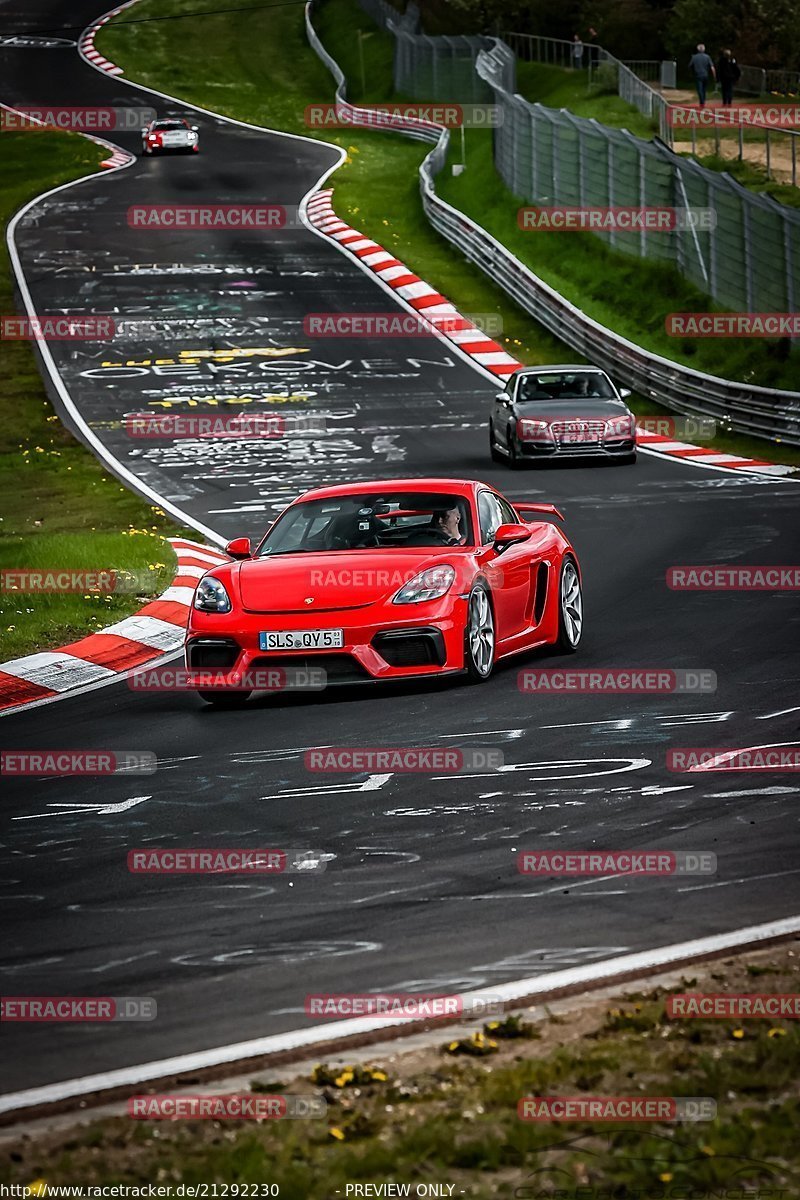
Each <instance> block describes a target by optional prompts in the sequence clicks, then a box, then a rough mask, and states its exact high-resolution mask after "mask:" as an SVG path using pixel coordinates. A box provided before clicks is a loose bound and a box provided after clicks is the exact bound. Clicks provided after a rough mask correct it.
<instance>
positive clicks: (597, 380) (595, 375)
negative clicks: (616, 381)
mask: <svg viewBox="0 0 800 1200" xmlns="http://www.w3.org/2000/svg"><path fill="white" fill-rule="evenodd" d="M587 398H591V399H595V400H613V399H615V398H616V397H615V394H614V389H613V388H612V386H611V384H610V383H609V381H608V379H607V378H606V376H605V375H601V374H600V373H599V372H598V371H565V372H564V373H563V374H562V373H559V372H556V371H554V372H546V371H543V372H542V374H541V375H536V374H533V375H523V376H522V377H521V378H520V381H519V387H518V390H517V400H520V401H522V402H523V403H527V402H529V401H531V402H533V403H535V402H536V401H538V400H541V401H543V402H545V401H547V400H579V399H587Z"/></svg>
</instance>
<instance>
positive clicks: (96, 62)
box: [78, 0, 139, 75]
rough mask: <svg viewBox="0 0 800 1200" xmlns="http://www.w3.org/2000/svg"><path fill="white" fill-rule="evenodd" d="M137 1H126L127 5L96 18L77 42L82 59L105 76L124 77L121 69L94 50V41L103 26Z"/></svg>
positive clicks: (121, 5)
mask: <svg viewBox="0 0 800 1200" xmlns="http://www.w3.org/2000/svg"><path fill="white" fill-rule="evenodd" d="M138 2H139V0H128V3H127V4H120V6H119V8H114V9H112V10H111V12H107V13H105V14H104V16H102V17H98V18H97V20H96V21H95V22H94V24H93V25H90V26H89V28H88V29H84V31H83V33H82V34H81V36H80V38H79V40H78V50H79V52H80V53H81V54H82V55H83V57H84V58H86V59H88V60H89V62H90V63H91V64H92V66H93V67H97V69H98V70H99V71H105V72H106V74H107V75H124V74H125V72H124V71H123V69H122V67H118V66H117V65H116V63H113V62H110V61H109V59H107V58H104V57H103V55H102V54H101V53H100V52H99V50H97V49H95V44H94V39H95V37H96V36H97V34H98V33H99V32H100V30H101V29H102V28H103V26H104V25H106V24H108V22H109V21H110V20H112V19H113V18H114V17H118V16H119V14H120V13H121V12H124V11H125V9H126V8H130V7H131V6H132V5H133V4H138Z"/></svg>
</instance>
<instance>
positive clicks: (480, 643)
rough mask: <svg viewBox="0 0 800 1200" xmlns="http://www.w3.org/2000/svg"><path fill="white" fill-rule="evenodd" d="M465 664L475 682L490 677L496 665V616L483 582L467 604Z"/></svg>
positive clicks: (475, 589)
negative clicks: (493, 613)
mask: <svg viewBox="0 0 800 1200" xmlns="http://www.w3.org/2000/svg"><path fill="white" fill-rule="evenodd" d="M464 665H465V666H466V668H467V674H468V676H469V678H470V680H471V681H472V682H473V683H480V682H482V681H483V680H484V679H488V678H489V676H490V675H491V673H492V668H493V666H494V616H493V615H492V606H491V604H490V603H489V593H488V592H487V590H486V588H485V587H484V586H482V585H481V584H478V586H477V587H474V588H473V589H472V592H471V594H470V597H469V601H468V604H467V629H466V646H465V653H464Z"/></svg>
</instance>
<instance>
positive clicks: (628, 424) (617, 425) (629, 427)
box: [606, 413, 636, 437]
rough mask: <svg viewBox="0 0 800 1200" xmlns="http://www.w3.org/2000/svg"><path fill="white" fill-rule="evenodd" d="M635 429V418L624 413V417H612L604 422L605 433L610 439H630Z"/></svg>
mask: <svg viewBox="0 0 800 1200" xmlns="http://www.w3.org/2000/svg"><path fill="white" fill-rule="evenodd" d="M635 427H636V418H635V417H633V416H631V415H630V414H629V413H626V414H625V416H624V417H613V418H612V419H611V420H610V421H606V433H608V434H611V436H612V437H630V436H631V435H632V434H633V432H634V429H635Z"/></svg>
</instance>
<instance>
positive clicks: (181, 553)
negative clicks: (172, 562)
mask: <svg viewBox="0 0 800 1200" xmlns="http://www.w3.org/2000/svg"><path fill="white" fill-rule="evenodd" d="M170 545H171V546H172V548H173V549H174V551H175V554H176V556H177V559H178V567H177V574H176V576H175V578H174V579H173V581H172V583H171V584H170V586H169V587H168V588H167V590H166V591H165V592H163V593H162V594H161V595H160V596H159V597H158V599H157V600H153V601H152V602H151V603H150V604H146V605H145V606H144V608H142V609H140V610H139V612H138V613H135V614H134V615H133V616H131V617H125V618H124V619H123V620H122V621H117V622H116V624H114V625H109V626H108V628H107V629H103V630H101V631H100V632H99V633H91V634H89V636H88V637H85V638H81V640H80V641H79V642H72V643H71V644H70V645H68V646H62V647H61V649H60V650H43V651H41V652H40V653H38V654H28V655H27V656H26V657H25V658H15V659H13V660H12V661H11V662H5V663H0V710H5V709H9V708H16V707H17V706H18V705H20V704H30V703H31V702H32V701H37V700H49V699H51V698H53V697H54V696H59V695H63V694H64V693H65V692H71V691H73V690H74V689H75V688H78V687H85V686H86V685H87V684H95V683H100V682H107V681H109V680H111V679H113V678H114V676H115V675H119V674H121V673H122V672H124V671H129V670H131V669H132V668H133V667H138V666H140V665H141V664H142V663H146V662H149V661H150V660H151V659H154V658H161V656H162V655H164V654H169V653H170V652H172V651H175V650H179V649H180V647H181V646H182V645H183V637H184V632H185V630H186V625H187V623H188V619H189V607H190V605H191V603H192V597H193V595H194V590H195V587H196V586H197V581H198V579H199V578H200V576H201V575H204V574H205V573H206V571H210V570H211V568H212V567H215V566H216V565H217V564H218V563H220V562H227V561H228V556H227V555H226V554H223V553H222V551H221V550H214V549H212V548H211V547H210V546H204V545H202V544H201V543H200V542H188V541H185V540H184V539H183V538H170Z"/></svg>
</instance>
